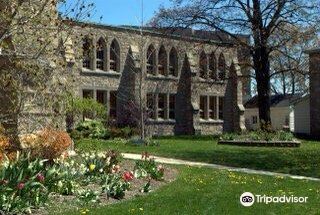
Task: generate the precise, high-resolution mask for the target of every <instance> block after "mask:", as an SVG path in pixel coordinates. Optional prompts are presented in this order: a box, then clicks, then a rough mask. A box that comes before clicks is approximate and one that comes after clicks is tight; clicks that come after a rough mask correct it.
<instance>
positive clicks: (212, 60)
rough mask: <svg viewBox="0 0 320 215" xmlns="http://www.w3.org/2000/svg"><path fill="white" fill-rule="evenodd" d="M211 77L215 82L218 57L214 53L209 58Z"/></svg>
mask: <svg viewBox="0 0 320 215" xmlns="http://www.w3.org/2000/svg"><path fill="white" fill-rule="evenodd" d="M209 77H210V78H211V79H213V80H216V79H217V65H216V56H215V54H214V53H213V52H212V53H211V55H210V58H209Z"/></svg>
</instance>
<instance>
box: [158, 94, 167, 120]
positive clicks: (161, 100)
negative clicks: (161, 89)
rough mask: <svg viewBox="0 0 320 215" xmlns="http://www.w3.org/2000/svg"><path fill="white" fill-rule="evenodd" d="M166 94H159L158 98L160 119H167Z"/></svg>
mask: <svg viewBox="0 0 320 215" xmlns="http://www.w3.org/2000/svg"><path fill="white" fill-rule="evenodd" d="M165 101H166V94H159V96H158V118H161V119H164V118H165V104H166V102H165Z"/></svg>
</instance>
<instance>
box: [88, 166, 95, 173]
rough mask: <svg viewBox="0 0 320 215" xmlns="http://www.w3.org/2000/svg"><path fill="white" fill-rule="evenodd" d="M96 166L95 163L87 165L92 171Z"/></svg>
mask: <svg viewBox="0 0 320 215" xmlns="http://www.w3.org/2000/svg"><path fill="white" fill-rule="evenodd" d="M95 168H96V165H94V164H90V165H89V170H90V171H91V172H92V171H93V170H94V169H95Z"/></svg>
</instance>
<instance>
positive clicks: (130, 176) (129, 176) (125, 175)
mask: <svg viewBox="0 0 320 215" xmlns="http://www.w3.org/2000/svg"><path fill="white" fill-rule="evenodd" d="M122 178H123V180H125V181H132V179H133V178H134V175H133V174H132V172H124V173H123V176H122Z"/></svg>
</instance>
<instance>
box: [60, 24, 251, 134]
mask: <svg viewBox="0 0 320 215" xmlns="http://www.w3.org/2000/svg"><path fill="white" fill-rule="evenodd" d="M71 26H72V28H73V30H74V33H73V34H72V35H71V37H70V39H69V40H68V43H67V44H66V45H65V53H66V59H67V61H68V62H69V65H70V68H69V69H70V70H69V71H67V72H68V73H72V76H73V79H74V82H75V84H74V89H73V90H74V92H75V93H76V94H77V95H78V96H80V97H91V98H94V99H97V100H98V101H100V102H102V103H103V104H105V105H106V108H107V111H108V114H109V120H110V121H111V120H113V122H114V123H116V124H117V125H119V126H126V125H134V124H137V121H136V118H137V117H136V115H135V114H136V112H137V111H136V109H135V108H136V107H134V104H137V102H138V101H139V99H140V96H142V99H143V101H144V106H145V107H144V109H145V110H148V111H149V112H148V113H147V115H148V117H149V119H148V120H147V122H146V125H147V132H148V133H149V134H150V135H174V134H196V133H198V134H215V133H221V132H223V131H226V132H231V131H239V130H243V129H245V127H244V117H243V113H244V110H243V106H242V98H243V96H246V95H243V93H245V92H247V90H246V89H244V87H243V86H242V83H241V82H242V81H241V80H243V79H242V78H241V76H242V74H243V73H245V74H247V73H248V70H247V69H246V68H245V67H244V66H242V65H244V63H243V60H248V59H247V58H244V57H243V56H239V55H240V53H243V52H241V50H239V48H238V47H236V46H235V45H234V44H233V43H232V42H230V41H218V40H217V41H216V40H205V39H200V38H197V37H184V36H178V35H173V34H164V33H160V32H157V31H153V30H152V29H151V30H150V29H148V30H143V31H142V34H141V31H140V30H139V29H136V28H132V27H113V26H106V25H100V24H91V23H72V25H71ZM238 59H241V60H242V62H239V60H238ZM140 72H142V76H141V77H140V74H141V73H140ZM244 85H245V87H246V88H247V87H248V86H247V85H248V82H244ZM141 89H142V92H140V91H141Z"/></svg>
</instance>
